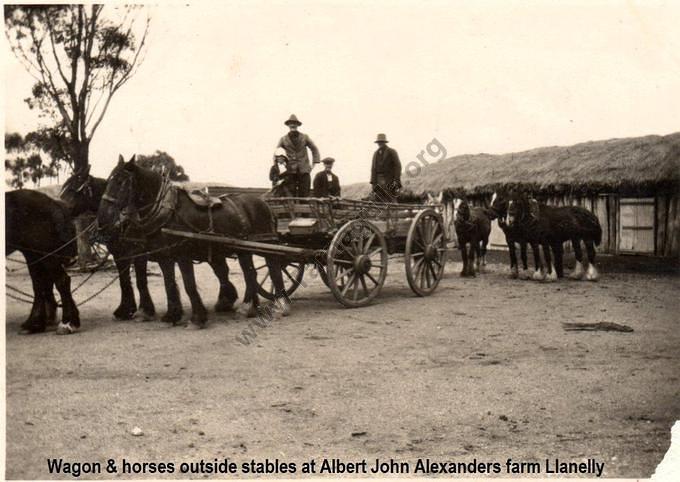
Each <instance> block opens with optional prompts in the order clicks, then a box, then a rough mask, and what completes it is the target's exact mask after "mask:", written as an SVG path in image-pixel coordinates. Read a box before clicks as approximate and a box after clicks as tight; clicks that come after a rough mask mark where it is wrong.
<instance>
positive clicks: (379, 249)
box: [368, 246, 382, 258]
mask: <svg viewBox="0 0 680 482" xmlns="http://www.w3.org/2000/svg"><path fill="white" fill-rule="evenodd" d="M381 252H382V246H381V247H379V248H376V249H374V250H373V251H371V252H370V253H368V257H369V258H372V257H373V256H375V255H376V254H378V253H381Z"/></svg>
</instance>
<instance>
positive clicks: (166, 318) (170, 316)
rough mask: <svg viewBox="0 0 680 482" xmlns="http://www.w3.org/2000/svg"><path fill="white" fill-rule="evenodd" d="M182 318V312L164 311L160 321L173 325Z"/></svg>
mask: <svg viewBox="0 0 680 482" xmlns="http://www.w3.org/2000/svg"><path fill="white" fill-rule="evenodd" d="M181 319H182V314H181V313H169V312H168V313H166V314H165V315H163V317H162V318H161V321H162V322H163V323H172V324H173V325H176V324H177V323H179V321H180V320H181Z"/></svg>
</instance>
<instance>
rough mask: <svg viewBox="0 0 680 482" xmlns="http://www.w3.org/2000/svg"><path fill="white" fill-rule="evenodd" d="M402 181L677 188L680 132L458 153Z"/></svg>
mask: <svg viewBox="0 0 680 482" xmlns="http://www.w3.org/2000/svg"><path fill="white" fill-rule="evenodd" d="M402 162H403V160H402ZM402 183H403V184H404V187H405V188H408V189H410V190H412V191H413V192H416V193H420V192H425V191H427V192H433V193H439V192H442V191H443V192H446V193H449V194H454V195H455V194H456V193H458V194H460V193H466V194H467V195H472V196H474V195H481V194H490V193H492V192H493V191H495V190H497V189H499V188H508V187H515V186H522V187H524V188H527V189H529V190H532V191H534V192H541V193H544V194H553V193H570V192H571V193H583V194H588V193H607V192H610V193H611V192H618V193H621V194H633V193H651V192H654V191H658V190H677V189H678V187H679V186H680V132H678V133H674V134H669V135H666V136H645V137H636V138H628V139H610V140H606V141H591V142H584V143H581V144H576V145H574V146H569V147H540V148H537V149H531V150H529V151H524V152H516V153H511V154H501V155H492V154H472V155H462V156H455V157H451V158H448V159H445V160H443V161H440V162H437V163H434V164H430V165H429V166H426V167H424V168H423V169H422V170H421V172H420V174H419V175H418V176H415V177H409V176H408V175H407V174H405V173H404V174H402ZM368 191H369V186H368V184H366V183H361V184H353V185H350V186H346V187H344V188H343V196H346V197H350V198H360V197H363V196H365V195H366V194H367V193H368Z"/></svg>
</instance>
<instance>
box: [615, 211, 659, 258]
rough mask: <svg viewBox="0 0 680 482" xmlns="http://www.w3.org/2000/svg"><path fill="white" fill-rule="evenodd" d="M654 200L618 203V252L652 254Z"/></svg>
mask: <svg viewBox="0 0 680 482" xmlns="http://www.w3.org/2000/svg"><path fill="white" fill-rule="evenodd" d="M654 206H655V204H654V198H621V199H620V201H619V223H618V224H619V252H621V253H642V254H654V235H655V230H654V219H655V213H654Z"/></svg>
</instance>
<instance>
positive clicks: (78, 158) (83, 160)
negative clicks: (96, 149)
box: [73, 140, 90, 172]
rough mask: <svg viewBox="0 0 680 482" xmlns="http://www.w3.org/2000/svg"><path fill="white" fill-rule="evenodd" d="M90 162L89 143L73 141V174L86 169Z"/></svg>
mask: <svg viewBox="0 0 680 482" xmlns="http://www.w3.org/2000/svg"><path fill="white" fill-rule="evenodd" d="M89 162H90V142H89V141H87V140H86V141H73V172H78V171H81V170H83V169H85V168H86V167H87V165H88V164H89Z"/></svg>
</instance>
